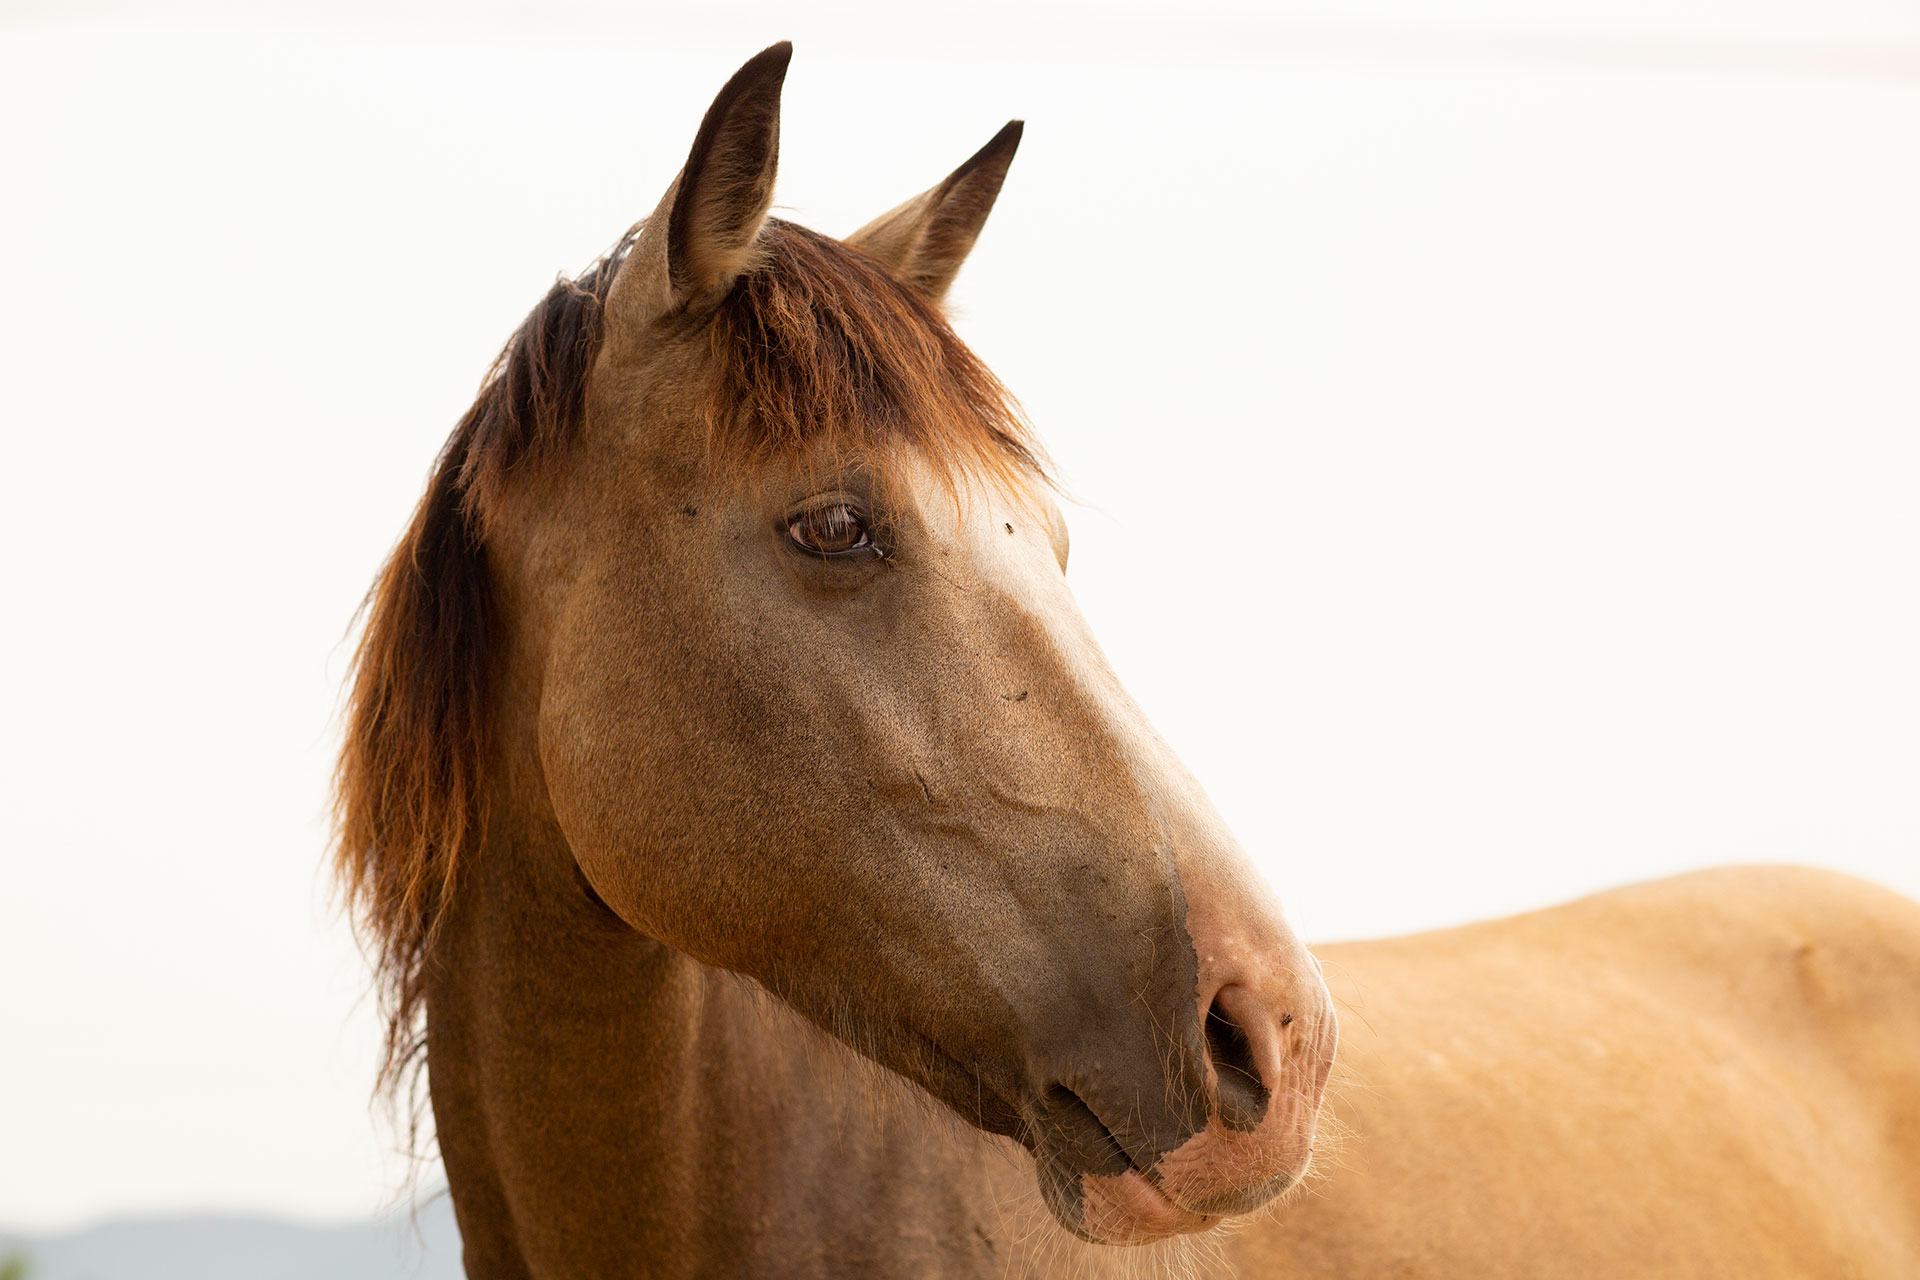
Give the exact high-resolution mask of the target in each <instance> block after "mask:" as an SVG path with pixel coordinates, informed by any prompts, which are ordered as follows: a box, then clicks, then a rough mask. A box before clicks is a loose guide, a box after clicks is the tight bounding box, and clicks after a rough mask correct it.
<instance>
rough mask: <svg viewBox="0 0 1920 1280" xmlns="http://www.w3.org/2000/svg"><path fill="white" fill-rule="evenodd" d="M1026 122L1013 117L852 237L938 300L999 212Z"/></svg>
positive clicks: (849, 240)
mask: <svg viewBox="0 0 1920 1280" xmlns="http://www.w3.org/2000/svg"><path fill="white" fill-rule="evenodd" d="M1022 127H1023V126H1022V124H1021V122H1020V121H1018V120H1009V121H1008V122H1007V126H1006V128H1004V129H1002V130H1000V132H999V133H996V134H994V135H993V141H992V142H989V143H988V144H987V145H986V146H984V147H982V148H980V150H978V151H976V152H974V154H973V158H972V159H971V160H968V161H967V162H966V163H965V164H963V165H961V166H960V167H959V168H958V169H955V170H954V171H953V172H952V173H951V174H949V175H948V176H947V180H946V181H945V182H942V183H941V184H940V185H939V186H937V187H935V188H933V189H932V190H931V191H923V192H921V193H920V194H919V195H917V196H915V197H914V198H913V199H911V200H909V201H907V202H906V203H905V204H903V205H901V206H900V207H899V208H897V209H895V210H894V211H893V212H891V213H883V214H881V215H880V216H879V217H878V218H875V219H874V220H873V221H872V222H869V223H868V224H867V225H866V226H864V227H862V228H860V229H859V230H858V231H856V232H854V233H853V234H852V235H850V236H848V237H847V243H848V244H849V245H852V246H853V247H854V248H856V249H858V250H860V251H861V252H862V253H865V254H867V255H869V256H871V257H874V258H877V259H879V260H880V262H881V263H883V264H884V265H885V266H886V267H887V268H888V269H889V270H891V271H892V272H893V273H894V274H895V275H896V276H898V277H900V278H901V279H902V280H904V281H906V282H907V283H908V284H910V285H912V286H913V287H914V288H915V289H917V290H919V291H920V292H921V293H922V294H924V295H925V296H926V297H928V298H931V299H932V300H933V301H935V302H938V301H940V299H941V298H943V297H945V296H946V292H947V286H948V285H950V284H952V283H953V277H954V276H955V275H956V274H957V273H958V272H959V270H960V264H961V263H962V262H965V261H966V258H967V252H968V251H969V250H970V249H972V248H973V242H974V240H975V239H977V238H978V237H979V235H980V228H981V227H982V226H984V225H986V221H987V215H988V214H989V213H992V212H993V202H994V200H995V199H996V198H998V196H999V195H1000V184H1001V183H1003V182H1005V181H1006V180H1007V166H1008V165H1010V164H1012V163H1013V153H1014V151H1015V150H1016V149H1017V148H1018V147H1019V146H1020V132H1021V129H1022Z"/></svg>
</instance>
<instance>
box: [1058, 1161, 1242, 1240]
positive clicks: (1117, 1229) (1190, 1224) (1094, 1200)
mask: <svg viewBox="0 0 1920 1280" xmlns="http://www.w3.org/2000/svg"><path fill="white" fill-rule="evenodd" d="M1080 1187H1081V1221H1082V1226H1083V1228H1084V1230H1085V1232H1086V1235H1087V1236H1088V1237H1089V1238H1090V1239H1093V1240H1097V1241H1099V1242H1100V1243H1102V1244H1148V1243H1150V1242H1152V1241H1155V1240H1164V1239H1166V1238H1167V1237H1168V1236H1176V1235H1184V1234H1187V1233H1189V1232H1194V1231H1205V1230H1207V1229H1208V1228H1210V1227H1213V1226H1215V1225H1216V1224H1218V1223H1219V1222H1220V1220H1221V1219H1220V1215H1217V1214H1206V1213H1195V1212H1193V1211H1192V1210H1190V1209H1183V1208H1181V1207H1180V1206H1179V1205H1177V1204H1175V1203H1174V1202H1173V1201H1172V1200H1170V1199H1169V1198H1168V1197H1167V1194H1166V1192H1164V1191H1162V1190H1161V1189H1160V1188H1159V1187H1157V1186H1155V1185H1154V1183H1153V1181H1152V1180H1151V1179H1150V1178H1148V1177H1147V1176H1146V1175H1144V1174H1142V1173H1141V1172H1140V1171H1139V1170H1137V1169H1129V1170H1127V1172H1125V1173H1122V1174H1118V1175H1101V1174H1091V1173H1090V1174H1085V1175H1082V1177H1081V1180H1080Z"/></svg>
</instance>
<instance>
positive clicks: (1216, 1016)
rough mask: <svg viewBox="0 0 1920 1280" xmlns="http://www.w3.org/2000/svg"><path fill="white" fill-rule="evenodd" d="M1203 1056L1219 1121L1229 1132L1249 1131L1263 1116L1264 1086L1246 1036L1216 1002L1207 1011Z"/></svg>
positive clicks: (1264, 1103) (1217, 1001)
mask: <svg viewBox="0 0 1920 1280" xmlns="http://www.w3.org/2000/svg"><path fill="white" fill-rule="evenodd" d="M1206 1034H1207V1056H1208V1057H1209V1058H1211V1059H1212V1061H1213V1072H1214V1078H1215V1080H1216V1084H1215V1086H1214V1092H1215V1095H1216V1096H1217V1097H1218V1099H1219V1107H1220V1120H1221V1123H1223V1124H1225V1125H1226V1126H1227V1127H1228V1128H1229V1129H1252V1128H1254V1127H1256V1126H1257V1125H1258V1124H1259V1123H1260V1119H1261V1117H1262V1116H1264V1115H1265V1114H1266V1112H1267V1095H1268V1090H1267V1086H1266V1085H1264V1084H1262V1083H1261V1081H1260V1069H1259V1067H1258V1066H1256V1065H1255V1064H1254V1061H1253V1046H1252V1045H1251V1044H1250V1043H1248V1041H1247V1033H1246V1032H1245V1031H1243V1030H1242V1029H1241V1027H1240V1024H1239V1023H1238V1022H1235V1021H1234V1020H1233V1017H1232V1015H1230V1014H1229V1013H1228V1012H1227V1011H1226V1010H1225V1009H1224V1008H1222V1007H1221V1004H1220V998H1219V997H1218V996H1215V997H1214V1001H1213V1004H1212V1006H1211V1007H1209V1008H1208V1009H1207V1028H1206Z"/></svg>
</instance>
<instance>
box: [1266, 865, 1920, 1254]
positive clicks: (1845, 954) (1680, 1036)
mask: <svg viewBox="0 0 1920 1280" xmlns="http://www.w3.org/2000/svg"><path fill="white" fill-rule="evenodd" d="M1316 950H1317V952H1318V954H1319V955H1320V957H1321V959H1322V962H1323V963H1324V965H1325V968H1326V973H1327V978H1328V981H1329V983H1330V984H1331V986H1332V988H1333V991H1334V994H1335V998H1336V1000H1337V1001H1338V1002H1339V1004H1340V1005H1341V1014H1342V1022H1341V1037H1342V1043H1341V1062H1342V1066H1341V1068H1340V1070H1339V1072H1338V1074H1337V1076H1336V1085H1335V1094H1334V1100H1333V1113H1334V1116H1335V1117H1336V1121H1337V1127H1339V1128H1342V1129H1344V1130H1345V1135H1344V1136H1340V1135H1339V1134H1336V1135H1335V1136H1334V1137H1333V1138H1332V1140H1331V1141H1330V1143H1329V1144H1328V1145H1329V1149H1328V1150H1327V1151H1326V1153H1325V1158H1324V1159H1323V1160H1321V1162H1320V1164H1319V1176H1318V1177H1317V1179H1316V1180H1315V1181H1314V1182H1313V1183H1311V1184H1310V1185H1309V1187H1308V1188H1307V1189H1306V1191H1305V1192H1304V1193H1303V1194H1301V1195H1299V1196H1297V1197H1295V1198H1293V1199H1292V1200H1290V1201H1289V1203H1287V1204H1286V1205H1285V1206H1284V1207H1282V1208H1281V1209H1280V1210H1279V1211H1278V1212H1277V1213H1276V1214H1275V1215H1274V1216H1273V1217H1272V1218H1270V1219H1268V1220H1264V1221H1262V1222H1261V1223H1259V1224H1258V1225H1256V1226H1254V1227H1252V1228H1250V1229H1249V1230H1248V1231H1247V1232H1246V1233H1245V1234H1244V1235H1243V1236H1242V1237H1241V1239H1240V1240H1239V1241H1238V1242H1237V1243H1236V1245H1235V1246H1234V1252H1235V1253H1236V1254H1237V1255H1238V1259H1239V1261H1240V1262H1241V1263H1242V1266H1243V1269H1244V1271H1245V1273H1246V1274H1248V1275H1263V1274H1271V1275H1275V1276H1320V1275H1327V1276H1333V1275H1338V1276H1353V1277H1358V1276H1399V1275H1406V1276H1421V1277H1431V1278H1432V1280H1445V1278H1446V1277H1452V1276H1456V1275H1457V1276H1469V1275H1471V1276H1487V1275H1525V1276H1530V1277H1558V1276H1569V1277H1571V1276H1580V1277H1599V1276H1614V1275H1632V1276H1723V1275H1724V1276H1728V1277H1735V1276H1737V1277H1741V1278H1742V1280H1748V1278H1751V1277H1763V1276H1809V1277H1811V1276H1821V1277H1826V1276H1859V1277H1889V1278H1890V1277H1896V1276H1915V1275H1920V904H1916V903H1914V902H1912V901H1909V900H1908V899H1905V898H1903V897H1900V896H1899V895H1897V894H1894V893H1891V892H1889V891H1888V890H1885V889H1882V888H1879V887H1877V886H1874V885H1871V884H1868V883H1866V882H1864V881H1860V880H1856V879H1853V878H1851V877H1847V876H1842V875H1838V874H1834V873H1830V872H1822V871H1811V870H1806V869H1801V868H1792V867H1750V868H1731V869H1724V870H1715V871H1708V872H1698V873H1694V874H1690V875H1685V876H1680V877H1676V878H1674V879H1670V880H1663V881H1658V882H1655V883H1651V884H1644V885H1635V886H1632V887H1629V888H1626V889H1620V890H1615V891H1612V892H1609V893H1604V894H1599V895H1596V896H1594V897H1591V898H1587V899H1583V900H1581V901H1579V902H1575V903H1571V904H1569V905H1567V906H1563V907H1556V908H1552V909H1550V910H1546V911H1539V912H1533V913H1529V914H1527V915H1522V916H1515V917H1512V918H1509V919H1505V920H1497V921H1491V922H1487V923H1484V924H1478V925H1472V926H1468V927H1466V928H1462V929H1452V930H1446V931H1442V932H1437V933H1428V934H1420V935H1415V936H1412V937H1407V938H1396V939H1389V940H1384V941H1379V942H1365V943H1348V944H1342V945H1339V946H1332V947H1325V948H1318V949H1316Z"/></svg>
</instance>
